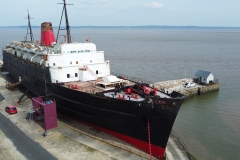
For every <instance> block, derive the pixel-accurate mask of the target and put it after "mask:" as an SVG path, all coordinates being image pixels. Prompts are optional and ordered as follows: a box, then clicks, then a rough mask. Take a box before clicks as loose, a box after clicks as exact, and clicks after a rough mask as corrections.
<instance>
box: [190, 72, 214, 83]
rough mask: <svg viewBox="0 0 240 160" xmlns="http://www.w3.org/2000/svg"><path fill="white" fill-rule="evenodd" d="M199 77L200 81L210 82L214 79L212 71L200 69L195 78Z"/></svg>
mask: <svg viewBox="0 0 240 160" xmlns="http://www.w3.org/2000/svg"><path fill="white" fill-rule="evenodd" d="M196 78H197V79H198V80H199V82H201V83H205V84H208V83H209V82H210V81H212V82H213V81H214V76H213V74H212V73H211V72H208V71H203V70H198V71H197V73H196V74H195V79H196Z"/></svg>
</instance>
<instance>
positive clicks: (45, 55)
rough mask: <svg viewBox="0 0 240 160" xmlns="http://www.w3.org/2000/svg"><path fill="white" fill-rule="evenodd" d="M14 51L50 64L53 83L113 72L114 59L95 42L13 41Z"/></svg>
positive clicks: (42, 63)
mask: <svg viewBox="0 0 240 160" xmlns="http://www.w3.org/2000/svg"><path fill="white" fill-rule="evenodd" d="M8 48H9V49H12V51H11V53H12V54H16V55H18V56H19V57H22V58H23V59H25V60H29V61H30V62H33V63H37V64H39V65H43V66H45V67H49V71H50V74H51V81H52V83H62V82H73V81H90V80H96V79H97V78H98V77H103V76H106V75H110V62H109V61H105V59H104V51H97V50H96V45H95V44H94V43H90V42H86V43H77V42H74V43H57V44H54V45H53V46H52V47H45V46H40V45H39V44H37V43H21V42H12V43H11V44H9V45H8Z"/></svg>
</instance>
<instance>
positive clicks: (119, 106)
mask: <svg viewBox="0 0 240 160" xmlns="http://www.w3.org/2000/svg"><path fill="white" fill-rule="evenodd" d="M3 61H4V65H3V68H4V70H6V71H8V72H9V76H10V78H11V79H12V80H13V81H15V82H17V81H18V79H19V76H21V79H22V84H23V86H25V87H26V88H28V87H30V86H31V85H34V86H33V87H32V88H31V92H32V93H33V94H34V95H45V90H46V89H47V91H48V93H50V94H51V95H52V96H53V97H54V99H55V100H56V102H57V108H58V110H62V111H64V112H66V113H68V114H69V115H71V116H72V117H74V118H77V119H79V120H81V121H83V122H86V123H88V124H91V125H93V126H97V127H99V128H103V129H104V130H108V131H111V132H114V133H118V134H121V135H124V136H127V137H131V138H133V139H136V140H139V141H141V142H144V144H149V139H148V137H149V135H148V133H149V132H148V131H149V129H148V126H149V125H150V127H149V128H150V137H151V145H153V146H157V147H160V148H162V149H163V152H164V151H165V148H166V145H167V141H168V138H169V135H170V132H171V129H172V126H173V124H174V121H175V119H176V116H177V114H178V111H179V109H180V107H181V105H182V103H183V101H184V97H181V98H180V97H178V98H177V97H176V98H172V99H171V98H167V99H165V98H156V97H155V98H154V97H153V98H152V101H151V102H150V101H143V102H135V101H129V100H120V99H114V98H110V97H105V96H103V95H96V94H91V93H85V92H80V91H76V90H73V89H68V88H65V87H63V86H61V85H58V84H52V83H51V78H50V74H49V70H48V68H45V67H43V66H40V65H37V64H33V63H30V62H27V61H25V60H23V59H21V58H19V57H17V56H15V55H12V54H9V53H8V52H6V51H5V50H3ZM159 100H160V101H164V102H166V103H165V104H159V103H155V102H156V101H159ZM148 124H149V125H148ZM134 145H136V146H137V147H139V148H141V149H143V148H146V146H144V147H142V146H138V144H134ZM144 150H145V151H148V150H146V149H144ZM153 154H154V155H155V156H159V157H161V156H162V154H163V153H162V151H161V153H153Z"/></svg>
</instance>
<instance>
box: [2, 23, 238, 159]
mask: <svg viewBox="0 0 240 160" xmlns="http://www.w3.org/2000/svg"><path fill="white" fill-rule="evenodd" d="M54 31H55V35H56V33H57V30H56V29H55V30H54ZM26 33H27V29H26V28H0V36H1V38H0V46H1V48H4V47H5V45H6V44H7V43H9V42H11V41H12V40H16V41H21V40H24V37H26ZM33 33H34V39H35V40H40V28H34V29H33ZM71 35H72V40H73V41H81V42H84V41H85V40H86V39H88V40H89V41H90V42H93V43H95V44H96V45H97V49H98V50H101V51H105V60H110V64H111V71H113V72H118V73H122V74H126V75H130V76H134V77H138V78H141V79H144V80H149V81H152V82H159V81H164V80H174V79H182V78H185V77H187V78H193V77H194V75H195V73H196V72H197V71H198V70H199V69H201V70H206V71H210V72H212V74H213V75H214V78H215V79H218V81H219V83H220V90H219V91H214V92H211V93H206V94H202V95H200V96H194V97H191V98H188V99H187V100H186V101H185V102H184V104H183V106H182V108H181V110H180V112H179V114H178V116H177V118H176V122H175V124H174V127H173V130H174V131H175V132H176V133H177V134H178V135H179V136H180V137H181V139H182V140H183V142H184V143H185V145H186V146H187V148H188V149H189V151H190V153H192V154H193V155H194V156H195V157H197V158H198V159H203V160H205V159H209V160H214V159H219V160H221V159H233V160H234V159H240V152H239V151H240V71H239V68H240V63H239V62H240V45H239V43H240V29H237V28H127V27H122V28H73V29H72V30H71ZM28 40H29V37H28ZM58 40H59V42H62V41H64V37H63V36H59V38H58Z"/></svg>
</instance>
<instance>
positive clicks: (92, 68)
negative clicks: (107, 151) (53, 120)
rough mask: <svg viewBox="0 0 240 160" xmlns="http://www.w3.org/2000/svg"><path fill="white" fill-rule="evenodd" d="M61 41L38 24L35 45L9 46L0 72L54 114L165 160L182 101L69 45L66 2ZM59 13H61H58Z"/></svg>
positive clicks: (81, 45)
mask: <svg viewBox="0 0 240 160" xmlns="http://www.w3.org/2000/svg"><path fill="white" fill-rule="evenodd" d="M62 4H63V11H64V12H65V19H66V35H65V36H64V41H62V42H57V39H58V35H59V30H60V25H61V21H60V25H59V28H58V35H57V39H55V36H54V32H53V26H52V23H51V22H43V23H42V24H41V40H40V41H33V37H32V31H31V25H30V18H29V14H28V22H29V23H28V27H29V28H30V33H29V34H30V36H31V40H30V41H26V39H25V40H24V41H12V42H10V43H9V44H7V45H6V48H4V49H3V50H2V52H3V63H4V64H3V71H5V72H4V73H8V74H7V77H8V78H9V79H10V80H11V81H12V82H17V83H20V84H19V87H21V88H24V89H25V91H29V92H31V94H33V95H36V96H41V95H46V94H48V95H51V96H52V97H53V98H54V100H55V101H56V102H57V110H58V111H61V112H63V113H65V114H68V115H70V116H71V117H73V118H75V119H77V120H79V121H81V122H83V123H85V124H87V125H89V126H91V127H94V128H96V129H99V130H101V131H104V132H106V133H108V134H111V135H113V136H116V137H118V138H119V139H121V140H123V141H126V142H127V143H129V144H131V145H133V146H135V147H136V148H138V149H140V150H142V151H144V152H147V153H149V155H150V157H152V156H153V157H156V158H158V159H165V151H166V145H167V142H168V138H169V136H170V133H171V130H172V127H173V124H174V121H175V119H176V117H177V114H178V112H179V109H180V107H181V106H182V104H183V102H184V99H185V98H186V97H185V96H184V95H182V94H181V93H179V92H176V91H172V92H171V93H168V92H165V91H163V90H161V89H158V88H157V87H156V86H154V85H153V84H150V83H148V82H147V81H143V80H140V79H137V78H134V77H130V76H125V75H122V74H117V73H114V74H113V73H111V72H110V61H108V60H105V58H104V51H98V50H97V48H96V44H94V43H92V42H90V41H89V40H86V41H85V42H72V41H71V34H70V27H69V23H68V16H67V9H66V5H67V4H66V2H65V0H63V3H62ZM62 13H63V12H62ZM61 19H62V17H61Z"/></svg>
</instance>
